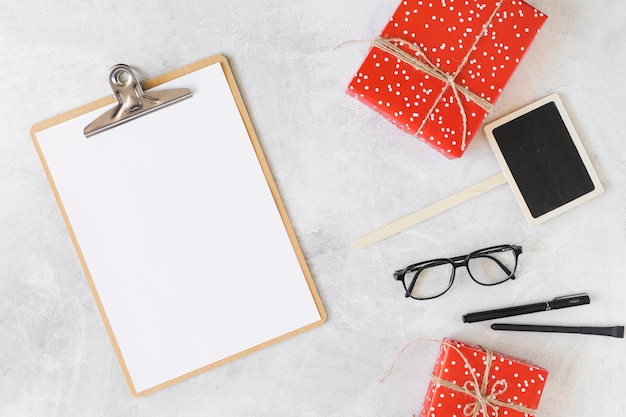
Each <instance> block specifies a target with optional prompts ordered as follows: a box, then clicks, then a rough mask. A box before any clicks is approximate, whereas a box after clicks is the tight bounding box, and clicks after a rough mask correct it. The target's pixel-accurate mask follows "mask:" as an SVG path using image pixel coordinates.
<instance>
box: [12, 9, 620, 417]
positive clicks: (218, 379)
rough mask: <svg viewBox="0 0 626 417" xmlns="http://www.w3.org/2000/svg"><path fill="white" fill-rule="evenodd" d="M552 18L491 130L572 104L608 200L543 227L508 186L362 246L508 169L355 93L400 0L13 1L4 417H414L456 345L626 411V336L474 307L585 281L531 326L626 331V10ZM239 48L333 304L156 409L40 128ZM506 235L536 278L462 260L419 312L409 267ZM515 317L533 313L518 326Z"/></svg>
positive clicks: (251, 105)
mask: <svg viewBox="0 0 626 417" xmlns="http://www.w3.org/2000/svg"><path fill="white" fill-rule="evenodd" d="M531 3H532V4H533V5H534V6H536V7H538V8H539V9H541V10H542V11H543V12H545V13H546V14H548V15H549V16H550V18H549V19H548V22H547V23H546V25H545V26H544V29H543V31H542V33H541V34H540V36H539V38H538V39H537V41H536V42H535V43H534V44H533V46H532V48H531V49H530V50H529V51H528V54H527V55H526V57H525V59H524V61H523V62H522V63H521V64H520V67H519V68H518V71H517V72H516V73H515V74H514V76H513V78H512V79H511V82H510V84H509V85H508V87H507V88H506V89H505V91H504V93H503V94H502V96H501V98H500V100H499V102H498V104H497V106H496V108H495V110H494V111H493V113H492V114H491V116H490V117H489V118H488V121H490V120H495V119H496V118H498V117H500V116H503V115H505V114H507V113H509V112H511V111H513V110H515V109H517V108H519V107H521V106H523V105H525V104H527V103H530V102H532V101H534V100H536V99H538V98H541V97H543V96H545V95H547V94H549V93H552V92H558V93H560V94H561V97H562V99H563V101H564V103H565V105H566V107H567V109H568V111H569V113H570V116H571V118H572V120H573V122H574V124H575V126H576V128H577V130H578V132H579V134H580V136H581V138H582V141H583V143H584V145H585V147H586V149H587V152H588V153H589V155H590V157H591V159H592V161H593V163H594V165H595V167H596V169H597V171H598V174H599V175H600V178H601V180H602V181H603V184H604V185H605V188H606V191H605V193H604V194H603V195H602V196H600V197H598V198H596V199H594V200H592V201H590V202H588V203H585V204H584V205H582V206H580V207H578V208H576V209H575V210H572V211H570V212H568V213H567V214H564V215H562V216H560V217H558V218H555V219H553V220H550V221H549V222H547V223H545V224H543V225H541V226H539V227H534V228H533V227H530V226H528V225H527V224H526V222H525V220H524V218H523V217H522V214H521V212H520V210H519V208H518V207H517V203H516V202H515V200H514V198H513V195H512V193H511V191H510V190H509V189H508V188H507V187H506V186H503V187H500V188H498V189H496V190H494V191H491V192H489V193H488V194H486V195H484V196H481V197H479V198H477V199H475V200H473V201H470V202H468V203H466V204H464V205H463V206H461V207H459V208H456V209H454V210H451V211H449V212H447V213H445V214H442V215H440V216H438V217H436V218H433V219H431V220H429V221H428V222H426V223H423V224H422V225H419V226H416V227H413V228H411V229H409V230H407V231H405V232H403V233H402V234H400V235H397V236H394V237H392V238H390V239H388V240H386V241H384V242H382V243H380V244H378V245H376V246H373V247H371V248H369V249H365V250H358V251H357V250H353V249H351V248H350V245H351V243H352V241H354V239H356V238H357V237H359V236H360V235H363V234H365V233H367V232H369V231H371V230H373V229H375V228H377V227H379V226H382V225H384V224H387V223H389V222H391V221H393V220H396V219H397V218H400V217H402V216H404V215H406V214H409V213H411V212H413V211H415V210H416V209H418V208H420V207H423V206H425V205H427V204H429V203H431V202H434V201H437V200H438V199H440V198H442V197H445V196H447V195H449V194H451V193H453V192H456V191H458V190H460V189H462V188H465V187H466V186H469V185H471V184H473V183H475V182H478V181H480V180H482V179H483V178H486V177H488V176H490V175H493V174H494V173H496V172H498V170H499V169H498V166H497V162H496V160H495V157H494V156H493V154H492V152H491V150H490V149H489V146H488V144H487V141H486V138H485V135H484V134H483V133H482V132H480V133H479V134H478V135H477V136H476V138H475V139H474V141H473V142H472V144H471V145H470V147H469V148H468V150H467V152H466V153H465V155H464V156H463V157H462V158H461V159H460V160H456V161H449V160H446V159H445V158H443V157H442V156H441V155H438V154H437V153H436V152H433V151H432V150H431V149H429V148H428V147H427V145H425V144H423V143H421V142H420V141H418V140H415V139H412V138H411V137H409V136H407V135H406V134H404V133H402V132H400V131H399V130H398V129H396V128H395V127H393V126H392V125H391V124H389V123H388V122H387V121H385V120H383V119H382V118H381V117H380V116H378V115H377V114H375V113H374V112H373V111H371V110H369V109H368V108H366V107H365V106H363V105H362V104H361V103H358V102H357V101H356V100H354V99H352V98H350V97H348V96H347V95H345V94H344V89H345V87H346V85H347V84H348V82H349V81H350V79H351V78H352V76H353V75H354V72H355V71H356V69H357V68H358V66H359V65H360V63H361V61H362V59H363V58H364V57H365V54H366V51H367V45H366V44H352V45H348V46H344V47H342V48H339V49H336V50H335V49H334V48H335V47H336V46H337V45H339V44H341V43H342V42H344V41H346V40H350V39H371V38H372V37H374V36H376V35H377V34H378V33H379V32H380V30H381V29H382V28H383V26H384V25H385V23H386V21H387V19H388V17H389V16H391V14H392V13H393V11H394V10H395V8H396V7H397V3H396V2H395V1H387V2H380V1H373V0H365V1H356V0H347V1H327V0H322V1H317V2H293V1H287V0H268V1H263V2H249V1H241V0H229V1H212V2H201V1H189V2H174V1H165V0H159V1H152V2H146V1H136V2H122V1H118V0H113V1H109V2H89V1H77V0H76V1H75V0H63V1H60V2H56V3H54V4H51V3H47V2H40V1H35V0H24V1H20V2H12V3H8V4H6V5H3V7H1V8H0V51H1V53H0V74H2V81H1V82H0V115H1V117H0V415H1V416H3V417H13V416H47V417H53V416H71V415H76V416H117V415H119V416H128V417H134V416H151V417H155V416H194V415H205V416H206V415H212V416H220V415H221V416H248V415H259V416H295V415H297V416H346V415H349V416H390V415H397V416H409V415H411V413H417V412H418V411H419V409H420V407H421V403H422V400H423V397H424V394H425V390H426V387H427V384H428V374H429V373H430V371H431V369H432V365H433V361H434V359H435V356H436V352H437V345H436V344H414V345H412V346H411V347H410V348H409V349H407V350H406V351H405V353H404V354H403V355H402V356H401V358H400V361H399V363H398V365H397V367H396V368H395V369H394V371H393V372H392V373H391V375H390V376H389V377H388V378H387V379H386V380H385V382H383V383H380V382H379V379H380V378H381V377H382V376H383V375H384V374H385V372H386V370H387V368H388V367H389V366H390V365H391V363H392V361H393V359H394V357H395V355H396V354H397V352H398V351H399V350H400V349H401V348H402V347H403V346H404V345H405V344H406V343H408V342H409V341H411V340H413V339H415V338H442V337H453V338H456V339H460V340H464V341H467V342H470V343H479V344H483V345H486V346H489V347H491V348H493V349H496V350H499V351H502V352H506V353H509V354H512V355H514V356H517V357H521V358H526V359H529V360H531V361H534V362H536V363H538V364H540V365H542V366H544V367H545V368H547V369H548V370H549V371H550V377H549V379H548V383H547V385H546V388H545V392H544V395H543V398H542V401H541V405H540V408H539V413H538V414H539V415H543V416H553V417H565V416H572V415H576V416H599V415H601V416H607V417H617V416H622V415H624V413H625V411H626V408H625V407H626V405H625V403H624V399H623V391H624V388H625V387H626V374H625V373H624V369H626V354H625V353H626V351H625V349H626V348H625V345H624V342H623V341H622V340H618V339H609V338H602V337H594V336H576V335H556V334H555V335H546V334H521V333H507V332H499V333H496V332H493V331H492V330H490V329H489V326H488V323H475V324H463V323H462V322H461V315H462V314H464V313H468V312H471V311H475V310H480V309H485V308H492V307H501V306H507V305H513V304H516V303H526V302H535V301H543V300H545V299H549V298H552V297H554V296H558V295H565V294H569V293H576V292H582V291H587V292H588V293H589V294H590V296H591V298H592V303H591V304H590V305H589V306H585V307H579V308H575V309H566V310H560V311H553V312H549V313H543V314H536V315H532V316H526V317H524V318H518V319H516V320H515V321H516V322H520V323H522V322H523V323H551V324H563V325H566V324H581V325H616V324H625V323H626V307H625V304H624V303H623V294H624V291H625V290H626V281H625V280H624V279H623V275H624V271H625V270H626V260H625V258H626V257H625V256H624V253H625V249H626V147H625V146H624V138H623V130H624V104H623V103H624V101H623V100H624V99H623V93H624V88H623V87H622V86H621V84H620V83H621V79H622V72H623V69H624V68H625V67H626V35H624V32H623V22H624V20H625V19H626V7H625V6H624V5H623V4H622V2H620V1H618V0H611V1H605V2H602V4H598V3H597V2H589V1H584V0H572V1H569V2H552V1H547V0H534V1H532V2H531ZM216 53H222V54H225V55H226V56H228V58H229V59H230V63H231V66H232V68H233V71H234V72H235V76H236V77H237V80H238V83H239V86H240V89H241V91H242V94H243V96H244V100H245V102H246V104H247V106H248V110H249V112H250V114H251V117H252V120H253V122H254V124H255V126H256V129H257V133H258V136H259V138H260V141H261V143H262V144H263V147H264V149H265V153H266V155H267V157H268V160H269V162H270V165H271V167H272V170H273V173H274V176H275V178H276V181H277V183H278V187H279V188H280V191H281V193H282V195H283V199H284V201H285V205H286V206H287V209H288V211H289V213H290V216H291V219H292V222H293V224H294V227H295V229H296V232H297V234H298V236H299V239H300V242H301V245H302V248H303V250H304V253H305V255H306V257H307V260H308V262H309V265H310V267H311V271H312V273H313V275H314V278H315V281H316V283H317V286H318V289H319V291H320V294H321V297H322V299H323V301H324V304H325V307H326V309H327V312H328V322H327V323H326V324H325V325H324V326H322V327H320V328H318V329H315V330H313V331H310V332H307V333H305V334H303V335H300V336H298V337H296V338H293V339H290V340H288V341H286V342H284V343H280V344H278V345H275V346H272V347H270V348H268V349H264V350H262V351H259V352H257V353H255V354H253V355H250V356H247V357H245V358H243V359H241V360H238V361H236V362H233V363H230V364H228V365H226V366H222V367H220V368H217V369H215V370H212V371H210V372H207V373H204V374H202V375H200V376H197V377H195V378H193V379H190V380H188V381H186V382H183V383H181V384H177V385H175V386H172V387H170V388H167V389H165V390H162V391H160V392H158V393H155V394H153V395H151V396H149V397H146V398H134V397H132V396H131V395H130V394H129V392H128V390H127V388H126V384H125V382H124V379H123V376H122V373H121V371H120V368H119V366H118V363H117V361H116V358H115V356H114V353H113V350H112V348H111V345H110V343H109V340H108V338H107V335H106V332H105V329H104V326H103V325H102V322H101V320H100V317H99V315H98V312H97V309H96V306H95V303H94V302H93V299H92V297H91V293H90V292H89V288H88V286H87V282H86V280H85V277H84V275H83V273H82V271H81V268H80V265H79V262H78V259H77V257H76V254H75V252H74V249H73V247H72V245H71V241H70V238H69V236H68V234H67V232H66V229H65V226H64V224H63V221H62V218H61V215H60V213H59V210H58V208H57V206H56V203H55V201H54V198H53V195H52V193H51V191H50V188H49V186H48V183H47V180H46V178H45V175H44V172H43V169H42V168H41V164H40V162H39V160H38V158H37V155H36V152H35V149H34V147H33V145H32V142H31V140H30V137H29V133H28V132H29V129H30V127H31V126H32V125H33V124H34V123H36V122H38V121H40V120H43V119H45V118H48V117H52V116H54V115H56V114H59V113H62V112H64V111H67V110H70V109H72V108H74V107H77V106H79V105H82V104H85V103H87V102H90V101H93V100H95V99H98V98H100V97H102V96H104V95H107V94H108V84H107V82H106V71H107V70H108V68H109V67H110V66H111V65H113V64H116V63H118V62H125V63H128V64H131V65H134V66H135V67H136V68H137V69H138V70H139V72H140V74H141V76H142V77H143V78H149V77H153V76H156V75H158V74H161V73H163V72H167V71H169V70H172V69H175V68H177V67H181V66H183V65H186V64H189V63H192V62H194V61H196V60H199V59H201V58H205V57H207V56H210V55H213V54H216ZM498 243H517V244H521V245H522V246H523V247H524V253H523V255H522V256H521V258H520V266H519V272H518V274H517V275H518V278H519V279H518V280H516V281H514V282H509V283H506V284H504V285H501V286H498V287H493V288H483V287H480V286H477V285H475V284H474V283H473V282H472V281H471V280H470V279H469V278H468V276H467V275H466V273H465V272H463V271H461V270H459V271H458V272H459V275H458V277H457V282H456V283H455V286H454V287H453V288H452V289H451V290H450V292H449V293H448V294H446V295H445V296H444V297H442V298H440V299H437V300H434V301H430V302H418V301H413V300H406V299H405V298H404V297H403V291H402V289H401V286H400V284H399V283H397V282H394V281H393V280H392V278H391V273H392V272H393V270H394V269H396V268H399V267H402V266H405V265H407V264H409V263H411V262H415V261H419V260H424V259H428V258H431V257H439V256H452V255H459V254H463V253H468V252H470V251H472V250H474V249H478V248H480V247H484V246H488V245H491V244H498ZM511 321H513V320H511Z"/></svg>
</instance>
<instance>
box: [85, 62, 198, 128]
mask: <svg viewBox="0 0 626 417" xmlns="http://www.w3.org/2000/svg"><path fill="white" fill-rule="evenodd" d="M109 83H110V84H111V88H112V89H113V94H114V96H115V98H116V99H117V103H118V104H117V106H116V107H114V108H112V109H110V110H108V111H107V112H105V113H104V114H103V115H101V116H100V117H98V118H97V119H96V120H94V121H93V122H91V123H90V124H88V125H87V127H85V129H84V130H83V133H84V134H85V136H86V137H90V136H93V135H96V134H98V133H101V132H104V131H105V130H108V129H112V128H114V127H116V126H119V125H121V124H123V123H126V122H129V121H131V120H133V119H136V118H137V117H141V116H143V115H146V114H148V113H151V112H153V111H156V110H159V109H162V108H163V107H165V106H169V105H170V104H174V103H177V102H179V101H181V100H184V99H186V98H189V97H191V95H192V94H191V91H190V90H189V89H187V88H175V89H171V90H162V91H150V93H149V94H145V93H144V91H143V88H141V84H139V81H138V79H137V75H136V74H135V72H134V71H133V69H132V68H131V67H129V66H128V65H124V64H118V65H115V66H113V67H112V68H111V69H110V70H109Z"/></svg>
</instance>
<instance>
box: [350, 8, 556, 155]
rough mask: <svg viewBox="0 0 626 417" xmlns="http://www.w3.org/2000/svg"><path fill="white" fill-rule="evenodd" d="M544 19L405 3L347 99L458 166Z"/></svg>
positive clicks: (533, 13) (510, 11) (532, 13)
mask: <svg viewBox="0 0 626 417" xmlns="http://www.w3.org/2000/svg"><path fill="white" fill-rule="evenodd" d="M546 19H547V16H546V15H544V14H543V13H541V12H540V11H538V10H537V9H535V8H533V7H532V6H530V5H529V4H528V3H525V2H523V1H519V0H431V1H428V0H405V1H403V2H402V3H401V4H400V6H399V7H398V9H397V10H396V12H395V13H394V15H393V16H392V17H391V19H390V20H389V23H388V24H387V26H386V27H385V29H384V30H383V32H382V34H381V35H380V37H378V38H376V39H374V40H373V41H372V48H371V49H370V51H369V54H368V55H367V57H366V58H365V61H364V62H363V64H362V65H361V68H360V69H359V70H358V72H357V74H356V75H355V77H354V78H353V79H352V81H351V83H350V85H349V87H348V93H349V94H351V95H353V96H354V97H356V98H357V99H359V100H361V101H362V102H364V103H365V104H367V105H369V106H370V107H372V108H373V109H374V110H376V111H377V112H379V113H381V114H382V115H383V116H385V117H386V118H387V119H389V120H390V121H391V122H392V123H394V124H395V125H396V126H397V127H399V128H400V129H402V130H404V131H406V132H408V133H410V134H411V135H415V136H418V137H420V138H422V139H423V140H424V141H426V142H427V143H428V144H430V145H431V146H433V147H434V148H435V149H437V150H438V151H439V152H441V153H443V154H444V155H445V156H447V157H448V158H458V157H460V156H462V155H463V152H464V151H465V149H466V147H467V145H468V144H469V142H470V141H471V140H472V138H473V136H474V135H475V134H476V132H477V131H478V129H479V127H480V125H481V124H482V122H483V120H484V118H485V117H486V116H487V114H488V113H489V111H490V110H491V108H492V107H493V104H494V103H495V102H496V100H497V99H498V97H499V96H500V94H501V93H502V89H503V88H504V86H505V85H506V83H507V82H508V81H509V78H510V77H511V75H512V74H513V71H514V70H515V68H516V67H517V65H518V64H519V62H520V60H521V59H522V57H523V55H524V53H525V52H526V50H527V48H528V47H529V45H530V44H531V43H532V41H533V40H534V38H535V37H536V35H537V33H538V32H539V29H540V28H541V26H542V25H543V23H544V22H545V21H546Z"/></svg>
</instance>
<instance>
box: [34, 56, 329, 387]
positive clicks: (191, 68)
mask: <svg viewBox="0 0 626 417" xmlns="http://www.w3.org/2000/svg"><path fill="white" fill-rule="evenodd" d="M215 63H220V65H221V67H222V70H223V71H224V74H225V76H226V80H227V81H228V85H229V87H230V90H231V93H232V94H233V98H234V99H235V102H236V104H237V108H238V110H239V114H240V116H241V118H242V120H243V122H244V125H245V127H246V131H247V132H248V136H249V138H250V142H251V144H252V146H253V148H254V152H255V154H256V156H257V159H258V161H259V164H260V166H261V169H262V171H263V174H264V176H265V180H266V181H267V185H268V186H269V188H270V191H271V193H272V197H273V198H274V203H275V204H276V208H277V209H278V212H279V214H280V217H281V219H282V221H283V225H284V226H285V230H286V231H287V235H288V236H289V240H290V242H291V246H292V247H293V249H294V252H295V255H296V258H297V259H298V263H299V264H300V268H301V269H302V272H303V274H304V277H305V280H306V283H307V286H308V288H309V291H310V292H311V295H312V297H313V300H314V302H315V305H316V307H317V310H318V313H319V315H320V320H318V321H315V322H313V323H310V324H308V325H306V326H303V327H301V328H299V329H295V330H292V331H290V332H288V333H286V334H284V335H281V336H278V337H276V338H274V339H270V340H268V341H266V342H263V343H261V344H259V345H256V346H253V347H251V348H248V349H246V350H244V351H241V352H239V353H236V354H234V355H231V356H228V357H226V358H224V359H221V360H219V361H216V362H214V363H211V364H208V365H206V366H204V367H202V368H199V369H196V370H194V371H192V372H189V373H187V374H184V375H181V376H178V377H176V378H174V379H171V380H169V381H165V382H163V383H161V384H159V385H156V386H154V387H151V388H148V389H146V390H143V391H139V392H138V391H137V389H136V388H135V385H134V383H133V380H132V378H131V376H130V372H129V371H128V367H127V365H126V361H125V360H124V357H123V355H122V352H121V350H120V347H119V344H118V342H117V339H116V338H115V334H114V333H113V329H112V327H111V324H110V322H109V319H108V317H107V315H106V312H105V310H104V306H103V304H102V300H101V299H100V296H99V294H98V291H97V289H96V286H95V283H94V281H93V278H92V276H91V273H90V271H89V268H88V266H87V262H86V261H85V257H84V255H83V253H82V250H81V249H80V245H79V244H78V239H77V238H76V235H75V233H74V229H73V228H72V225H71V223H70V220H69V217H68V215H67V212H66V210H65V207H64V206H63V202H62V200H61V197H60V195H59V192H58V189H57V187H56V184H55V183H54V180H53V178H52V174H51V172H50V169H49V167H48V164H47V162H46V159H45V157H44V155H43V152H42V150H41V146H40V145H39V141H38V140H37V133H39V132H41V131H42V130H45V129H48V128H50V127H53V126H56V125H58V124H61V123H63V122H66V121H68V120H71V119H74V118H76V117H78V116H81V115H83V114H86V113H89V112H91V111H93V110H97V109H99V108H101V107H105V106H107V105H111V104H113V103H114V102H115V99H114V98H113V97H104V98H101V99H99V100H96V101H93V102H91V103H88V104H85V105H83V106H81V107H78V108H76V109H73V110H70V111H68V112H66V113H62V114H59V115H57V116H54V117H52V118H49V119H46V120H44V121H41V122H39V123H36V124H34V125H33V126H32V128H31V130H30V136H31V139H32V140H33V143H34V145H35V149H36V151H37V155H38V156H39V159H40V161H41V164H42V166H43V169H44V171H45V174H46V177H47V179H48V182H49V183H50V187H51V189H52V193H53V194H54V198H55V200H56V202H57V205H58V206H59V209H60V210H61V215H62V217H63V221H64V222H65V226H66V227H67V230H68V232H69V234H70V238H71V240H72V244H73V245H74V249H75V250H76V253H77V256H78V258H79V261H80V264H81V266H82V268H83V271H84V273H85V276H86V278H87V283H88V285H89V289H90V291H91V293H92V295H93V297H94V300H95V302H96V306H97V308H98V312H99V313H100V317H101V318H102V321H103V323H104V326H105V328H106V332H107V334H108V336H109V339H110V341H111V344H112V345H113V350H114V352H115V356H116V357H117V360H118V362H119V364H120V366H121V368H122V372H123V374H124V379H125V380H126V384H127V385H128V388H129V390H130V392H131V394H132V395H134V396H136V397H142V396H146V395H149V394H152V393H154V392H156V391H159V390H161V389H163V388H166V387H168V386H171V385H174V384H176V383H178V382H182V381H183V380H186V379H189V378H191V377H193V376H196V375H199V374H201V373H203V372H206V371H208V370H211V369H214V368H217V367H219V366H221V365H224V364H226V363H228V362H231V361H233V360H236V359H239V358H241V357H244V356H246V355H249V354H251V353H253V352H256V351H258V350H261V349H263V348H265V347H268V346H270V345H273V344H276V343H278V342H281V341H283V340H286V339H289V338H290V337H293V336H296V335H298V334H301V333H304V332H305V331H308V330H311V329H313V328H315V327H318V326H320V325H322V324H323V323H325V322H326V319H327V315H326V311H325V309H324V306H323V304H322V300H321V298H320V296H319V293H318V291H317V288H316V287H315V283H314V282H313V278H312V275H311V272H310V270H309V267H308V265H307V263H306V260H305V257H304V253H303V252H302V248H301V247H300V244H299V243H298V239H297V237H296V234H295V231H294V229H293V226H292V224H291V221H290V220H289V217H288V215H287V211H286V209H285V206H284V204H283V202H282V199H281V198H280V193H279V191H278V187H277V186H276V182H275V181H274V177H273V176H272V173H271V171H270V168H269V164H268V163H267V159H266V158H265V154H264V153H263V150H262V148H261V144H260V142H259V139H258V137H257V135H256V132H255V131H254V127H253V125H252V120H251V119H250V116H249V114H248V112H247V110H246V107H245V105H244V102H243V98H242V96H241V93H240V92H239V89H238V87H237V83H236V81H235V77H234V76H233V73H232V71H231V69H230V66H229V65H228V60H227V59H226V57H225V56H223V55H213V56H211V57H208V58H205V59H202V60H200V61H197V62H195V63H193V64H189V65H187V66H185V67H182V68H179V69H175V70H173V71H170V72H167V73H165V74H162V75H160V76H157V77H155V78H151V79H149V80H147V81H145V82H143V83H142V86H143V88H144V89H145V90H148V89H150V88H154V87H157V86H159V85H161V84H163V83H165V82H168V81H171V80H174V79H176V78H179V77H182V76H184V75H187V74H190V73H192V72H195V71H198V70H200V69H202V68H205V67H208V66H210V65H213V64H215Z"/></svg>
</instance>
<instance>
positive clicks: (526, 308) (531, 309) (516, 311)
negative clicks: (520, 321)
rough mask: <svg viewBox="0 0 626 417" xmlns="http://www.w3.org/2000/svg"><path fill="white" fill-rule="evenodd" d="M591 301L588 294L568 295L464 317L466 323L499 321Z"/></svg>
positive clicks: (479, 312)
mask: <svg viewBox="0 0 626 417" xmlns="http://www.w3.org/2000/svg"><path fill="white" fill-rule="evenodd" d="M590 302H591V300H590V299H589V296H588V295H587V294H576V295H567V296H564V297H556V298H555V299H554V300H551V301H544V302H543V303H534V304H526V305H523V306H516V307H507V308H500V309H497V310H487V311H478V312H476V313H469V314H466V315H464V316H463V322H464V323H474V322H477V321H483V320H491V319H499V318H502V317H511V316H518V315H520V314H528V313H537V312H539V311H548V310H556V309H559V308H566V307H575V306H581V305H584V304H589V303H590Z"/></svg>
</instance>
